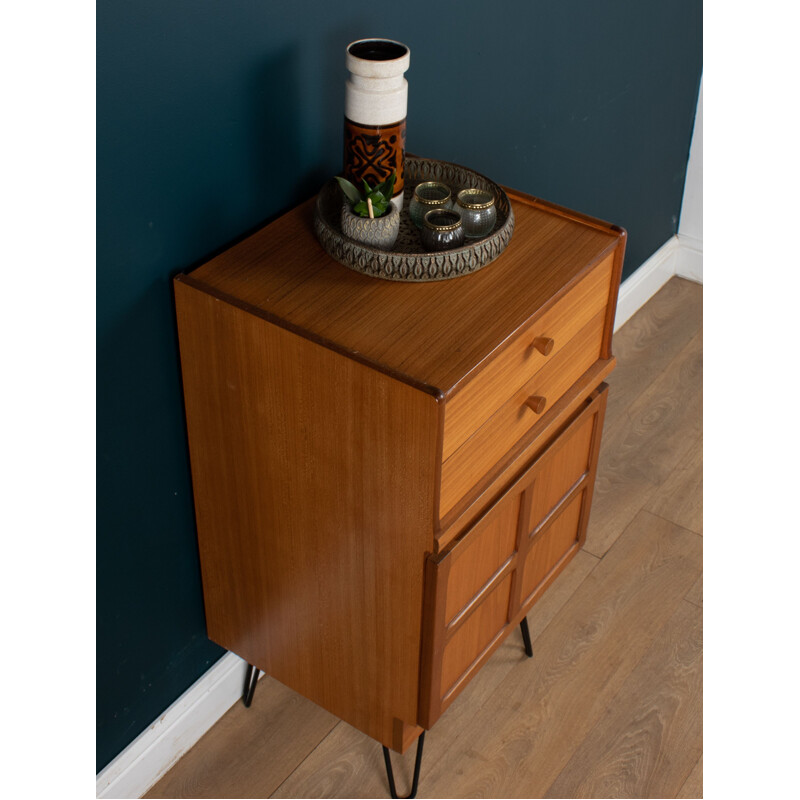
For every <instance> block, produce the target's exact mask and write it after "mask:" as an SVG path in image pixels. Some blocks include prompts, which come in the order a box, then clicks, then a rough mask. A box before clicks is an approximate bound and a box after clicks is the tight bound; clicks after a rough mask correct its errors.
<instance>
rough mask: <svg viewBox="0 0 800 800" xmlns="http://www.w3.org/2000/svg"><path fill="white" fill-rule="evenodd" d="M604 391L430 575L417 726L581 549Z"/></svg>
mask: <svg viewBox="0 0 800 800" xmlns="http://www.w3.org/2000/svg"><path fill="white" fill-rule="evenodd" d="M607 388H608V387H606V385H605V384H602V385H601V386H600V387H599V388H598V389H597V390H596V391H595V392H593V393H592V395H591V396H590V397H589V398H588V399H587V401H586V403H585V404H584V405H583V406H582V408H581V409H579V410H578V411H577V412H576V413H575V415H574V416H573V418H572V419H571V421H570V422H569V424H568V425H567V426H566V428H565V429H564V430H563V432H562V433H561V434H560V435H559V436H558V438H557V439H556V440H555V441H554V442H552V443H551V444H550V446H549V447H547V449H545V450H544V452H542V453H541V454H540V455H539V456H538V457H537V458H536V459H534V460H533V462H532V463H531V464H530V465H529V466H528V468H527V469H525V471H524V472H523V474H522V475H521V477H520V478H518V479H517V480H516V481H515V482H514V483H513V484H512V485H511V486H510V487H508V488H507V489H506V490H505V491H504V492H503V493H502V494H501V496H500V497H499V498H498V499H497V501H496V502H495V503H494V505H492V506H491V507H490V508H489V510H488V511H486V513H485V514H484V515H483V516H482V517H481V518H480V519H479V520H478V521H477V522H476V523H475V525H473V526H472V527H471V528H470V529H469V530H468V531H467V532H466V533H464V534H463V535H462V536H461V537H460V538H459V539H457V540H456V541H455V542H454V543H453V544H452V545H451V546H450V547H449V548H448V549H447V550H446V551H445V552H443V553H441V554H439V555H436V556H433V555H432V556H429V557H428V560H427V563H426V573H425V614H424V619H423V664H422V677H421V682H420V709H419V724H420V725H423V726H424V727H430V726H431V725H432V724H433V723H434V722H435V721H436V720H437V719H438V718H439V716H440V715H441V714H442V712H443V711H444V710H445V709H446V708H447V707H448V706H449V705H450V703H451V702H452V701H453V700H454V699H455V698H456V697H457V696H458V694H459V693H460V692H461V690H462V689H463V688H464V686H466V684H467V683H468V682H469V680H470V678H471V677H472V676H473V675H474V674H475V672H476V671H477V670H478V669H479V668H480V667H481V666H482V665H483V663H484V662H485V661H486V660H487V659H488V658H489V656H490V655H491V654H492V652H494V650H495V649H496V647H497V646H498V645H499V644H500V642H501V641H502V640H503V639H504V638H505V636H506V635H507V634H508V633H509V632H510V631H511V630H513V628H514V626H515V625H516V624H517V623H518V622H519V620H520V619H521V618H522V616H523V615H524V614H525V613H526V612H527V610H528V609H529V608H530V607H531V605H533V603H534V602H535V601H536V600H537V599H538V597H539V596H540V595H541V593H542V592H543V591H544V589H545V588H546V587H547V586H548V585H549V584H550V582H551V581H552V580H554V579H555V577H556V576H557V575H558V573H559V572H560V571H561V569H563V567H564V566H565V565H566V564H567V563H568V562H569V560H570V559H571V557H572V556H573V555H574V554H575V553H576V552H577V551H578V549H579V547H580V545H581V544H582V543H583V539H584V536H585V531H586V525H587V523H588V512H589V508H590V505H591V494H592V488H593V485H594V476H595V472H596V469H597V456H598V451H599V447H600V433H601V430H602V425H603V416H604V412H605V404H606V393H607Z"/></svg>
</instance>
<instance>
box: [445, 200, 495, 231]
mask: <svg viewBox="0 0 800 800" xmlns="http://www.w3.org/2000/svg"><path fill="white" fill-rule="evenodd" d="M454 209H455V210H456V211H457V212H458V213H459V214H460V215H461V223H462V224H463V226H464V235H465V236H466V237H467V238H469V239H479V238H480V237H482V236H487V235H488V234H490V233H491V232H492V228H494V223H495V221H496V220H497V208H496V207H495V204H494V195H493V194H492V193H491V192H486V191H484V190H483V189H462V190H461V191H460V192H459V193H458V196H457V197H456V204H455V206H454Z"/></svg>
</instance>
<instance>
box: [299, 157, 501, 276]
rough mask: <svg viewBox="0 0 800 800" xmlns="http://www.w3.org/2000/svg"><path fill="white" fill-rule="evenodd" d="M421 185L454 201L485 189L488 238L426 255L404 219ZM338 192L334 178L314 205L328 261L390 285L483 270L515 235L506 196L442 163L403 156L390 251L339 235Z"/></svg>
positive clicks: (479, 178)
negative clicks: (491, 201)
mask: <svg viewBox="0 0 800 800" xmlns="http://www.w3.org/2000/svg"><path fill="white" fill-rule="evenodd" d="M423 181H438V182H440V183H444V184H446V185H447V186H449V187H450V189H451V190H452V192H453V197H455V195H456V194H457V193H458V191H459V190H461V189H465V188H468V187H476V188H478V189H485V190H487V191H489V192H491V193H492V194H494V197H495V206H496V207H497V221H496V222H495V226H494V229H493V230H492V232H491V233H490V234H488V235H487V236H485V237H483V238H482V239H470V240H467V242H466V243H465V244H464V245H463V246H461V247H458V248H455V249H453V250H444V251H442V252H438V253H428V252H426V251H425V250H424V249H423V247H422V244H421V242H420V239H419V230H418V229H417V228H416V227H415V226H414V223H413V222H412V221H411V218H410V217H409V215H408V205H409V203H410V202H411V198H412V197H413V195H414V187H415V186H416V185H417V184H418V183H422V182H423ZM342 202H343V201H342V192H341V189H340V188H339V185H338V184H337V183H336V181H335V180H334V179H331V180H330V181H329V182H328V183H326V184H325V186H323V188H322V191H320V193H319V195H318V196H317V202H316V204H315V206H314V232H315V233H316V236H317V239H319V242H320V244H321V245H322V247H323V248H324V249H325V251H326V252H327V253H328V255H330V256H331V257H332V258H334V259H336V261H338V262H339V263H340V264H344V265H345V266H346V267H350V269H354V270H356V271H357V272H363V273H364V274H365V275H372V276H373V277H375V278H384V279H386V280H390V281H441V280H446V279H448V278H458V277H460V276H462V275H469V274H470V273H472V272H476V271H477V270H479V269H481V268H482V267H485V266H486V265H487V264H490V263H491V262H492V261H494V260H495V259H496V258H497V256H499V255H500V253H502V252H503V250H504V249H505V247H506V245H507V244H508V243H509V241H510V240H511V234H512V233H513V231H514V211H513V209H512V208H511V203H510V202H509V200H508V196H507V195H506V193H505V192H504V191H503V190H502V189H501V188H500V187H499V186H498V185H497V184H496V183H493V182H492V181H490V180H489V179H488V178H487V177H485V176H484V175H481V174H479V173H477V172H473V171H472V170H471V169H467V168H466V167H461V166H459V165H458V164H450V163H448V162H447V161H435V160H433V159H429V158H417V157H416V156H410V155H408V154H406V158H405V188H404V202H403V209H402V211H401V213H400V233H399V234H398V236H397V241H396V242H395V245H394V248H393V249H392V250H379V249H378V248H376V247H370V246H369V245H365V244H362V243H360V242H356V241H354V240H353V239H348V238H347V237H346V236H345V235H344V234H343V233H342V230H341V226H340V223H339V217H340V214H341V210H342Z"/></svg>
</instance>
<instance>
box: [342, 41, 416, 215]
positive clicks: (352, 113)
mask: <svg viewBox="0 0 800 800" xmlns="http://www.w3.org/2000/svg"><path fill="white" fill-rule="evenodd" d="M346 54H347V55H346V65H347V69H348V71H349V73H350V76H349V78H348V80H347V83H346V84H345V106H344V117H345V119H344V177H345V178H347V179H348V180H349V181H351V182H352V183H353V184H354V185H355V186H357V187H359V188H361V186H362V180H364V179H366V181H367V183H369V185H370V186H375V185H376V184H378V183H380V182H381V181H384V180H386V178H388V177H389V176H390V175H391V174H392V172H396V173H397V180H396V182H395V185H394V197H393V198H392V202H393V203H394V204H395V205H396V206H397V208H398V209H400V208H402V206H403V187H404V185H405V181H404V159H405V149H406V112H407V108H408V81H406V79H405V78H404V77H403V75H404V73H405V71H406V70H407V69H408V66H409V63H410V57H411V51H410V50H409V48H408V47H407V46H406V45H404V44H401V43H400V42H395V41H392V40H391V39H359V40H358V41H356V42H352V43H351V44H349V45H348V46H347V50H346Z"/></svg>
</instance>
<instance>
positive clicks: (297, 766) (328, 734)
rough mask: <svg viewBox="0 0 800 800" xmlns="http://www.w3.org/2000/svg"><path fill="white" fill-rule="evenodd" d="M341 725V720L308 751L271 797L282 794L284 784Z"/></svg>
mask: <svg viewBox="0 0 800 800" xmlns="http://www.w3.org/2000/svg"><path fill="white" fill-rule="evenodd" d="M341 724H342V721H341V720H339V721H338V722H337V723H336V724H335V725H334V726H333V727H332V728H331V729H330V730H329V731H328V732H327V733H326V734H325V735H324V736H323V737H322V738H321V739H320V740H319V741H318V742H317V743H316V744H315V745H314V747H312V748H311V750H309V751H308V753H306V755H305V757H304V758H303V760H302V761H298V762H297V764H296V765H295V767H294V769H293V770H292V771H291V772H290V773H289V774H288V775H287V776H286V777H285V778H284V779H283V780H282V781H281V782H280V784H278V786H277V787H276V788H275V791H274V792H272V794H271V795H270V797H275V795H276V794H278V792H280V790H281V786H283V784H284V783H286V781H288V780H289V779H290V778H291V777H292V775H294V774H295V772H297V770H298V769H300V767H302V766H303V764H305V763H306V761H308V759H309V758H311V756H312V755H314V753H315V752H316V751H317V748H318V747H319V746H320V745H321V744H322V743H323V742H324V741H325V740H326V739H327V738H328V737H329V736H330V735H331V734H332V733H333V732H334V731H335V730H336V729H337V728H338V727H339V726H340V725H341Z"/></svg>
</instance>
